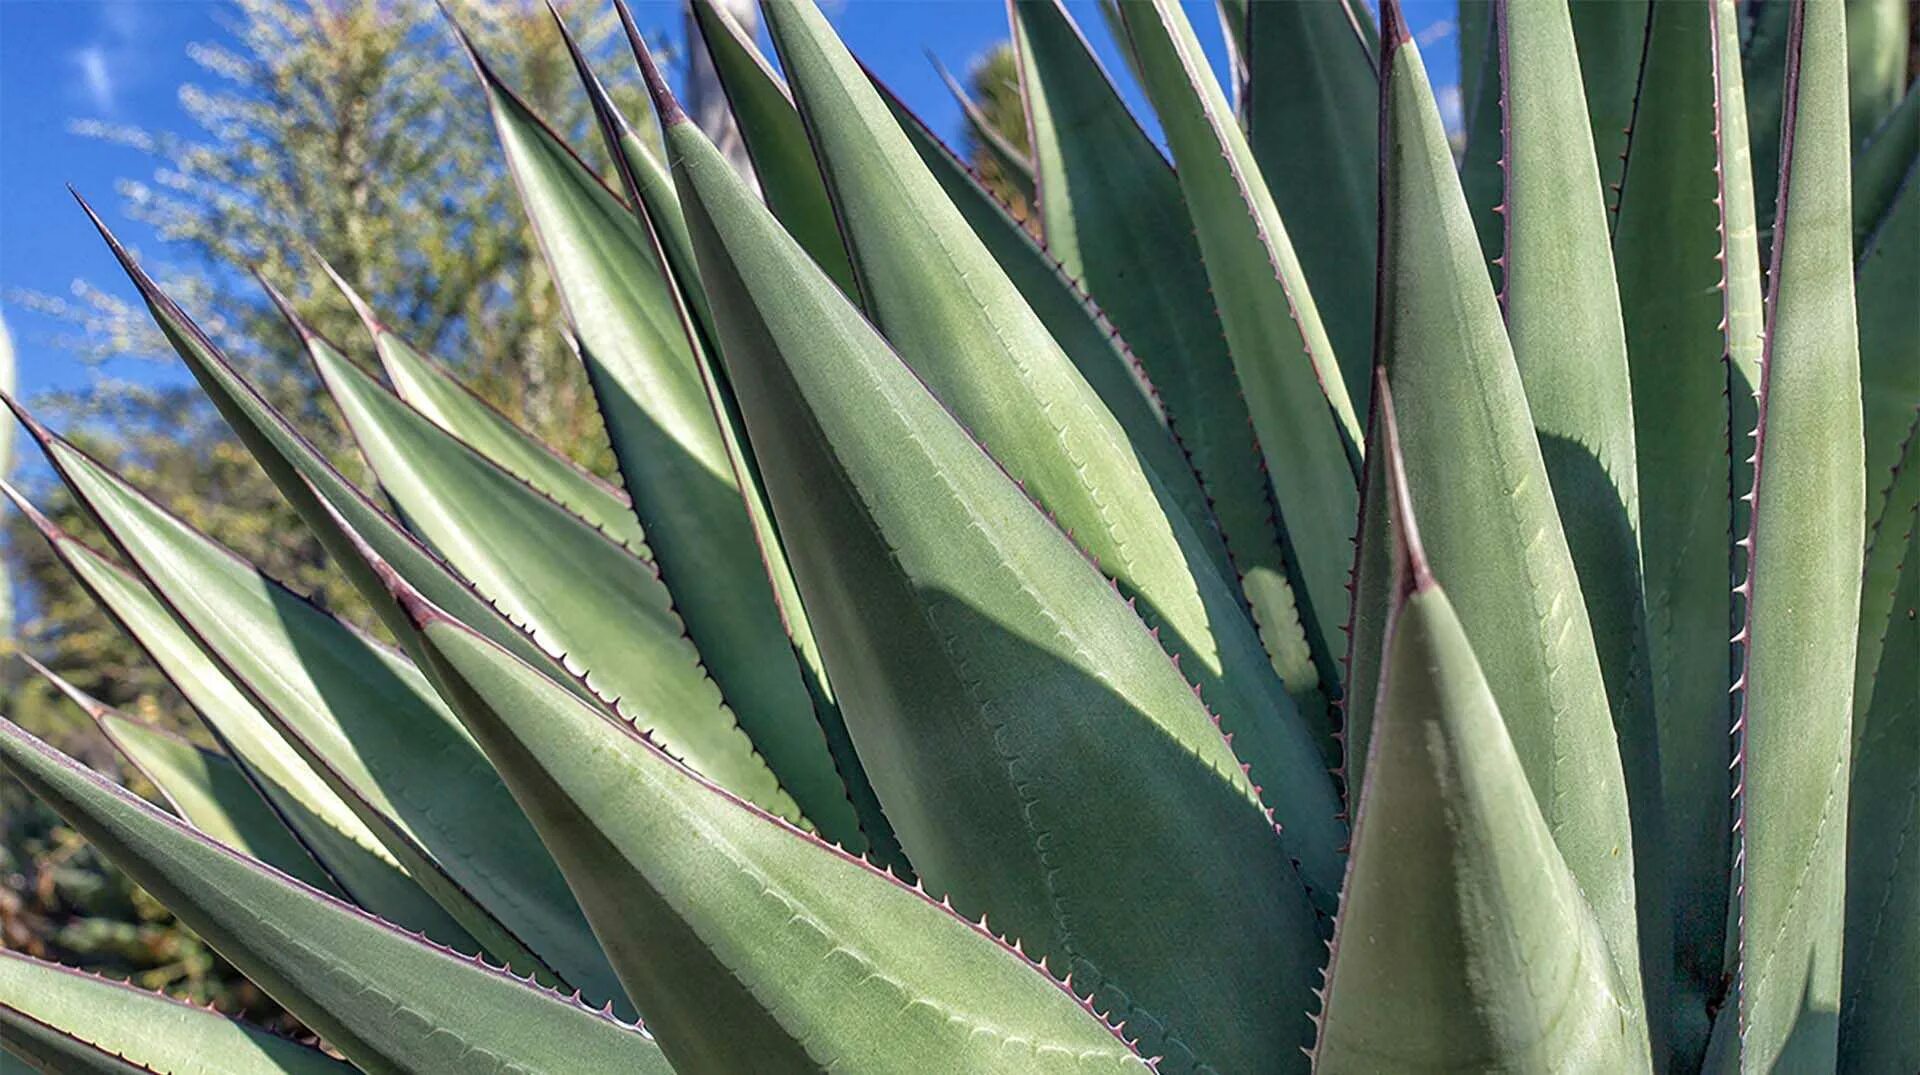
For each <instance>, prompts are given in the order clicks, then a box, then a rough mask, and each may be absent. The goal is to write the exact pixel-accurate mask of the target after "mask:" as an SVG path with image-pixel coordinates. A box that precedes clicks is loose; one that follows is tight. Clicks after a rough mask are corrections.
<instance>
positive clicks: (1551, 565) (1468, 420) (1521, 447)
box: [1348, 4, 1642, 1020]
mask: <svg viewBox="0 0 1920 1075" xmlns="http://www.w3.org/2000/svg"><path fill="white" fill-rule="evenodd" d="M1386 11H1387V16H1386V18H1385V20H1384V23H1383V31H1382V35H1381V37H1382V40H1383V41H1384V42H1385V45H1384V49H1383V52H1382V58H1381V65H1382V79H1383V85H1384V86H1385V89H1384V90H1383V92H1382V94H1381V100H1382V108H1383V113H1382V119H1381V176H1382V179H1381V181H1382V184H1383V189H1382V192H1381V199H1380V200H1381V206H1382V210H1383V218H1382V221H1381V247H1382V250H1383V252H1384V257H1383V258H1382V261H1381V288H1380V336H1379V347H1380V357H1381V361H1382V365H1383V366H1384V368H1385V370H1386V376H1387V378H1388V380H1389V382H1390V383H1391V385H1392V391H1393V398H1394V400H1395V401H1396V403H1397V404H1398V409H1399V415H1398V417H1399V429H1400V433H1401V436H1402V438H1403V440H1404V443H1405V446H1406V462H1407V469H1408V473H1409V480H1410V484H1411V485H1412V487H1413V488H1416V489H1421V488H1431V489H1445V490H1446V491H1447V495H1446V496H1436V497H1433V498H1431V499H1430V501H1429V502H1428V503H1427V505H1426V506H1425V508H1424V510H1423V511H1422V513H1421V519H1420V523H1421V532H1422V533H1423V534H1424V535H1425V538H1426V549H1427V552H1428V554H1429V556H1430V558H1431V561H1432V564H1433V570H1434V573H1435V574H1436V575H1437V576H1440V577H1444V578H1445V579H1447V589H1448V593H1449V596H1450V598H1451V600H1452V602H1453V605H1454V607H1455V608H1456V609H1457V610H1458V613H1459V617H1460V622H1461V624H1462V625H1463V626H1464V628H1465V631H1466V637H1467V640H1468V642H1469V643H1470V644H1471V645H1472V647H1473V651H1474V653H1476V654H1477V655H1478V656H1479V659H1480V663H1481V667H1482V669H1483V671H1484V674H1485V676H1486V680H1487V683H1488V685H1489V687H1490V688H1491V690H1492V693H1493V698H1494V701H1495V703H1496V704H1497V706H1498V707H1499V711H1500V713H1501V715H1502V716H1503V717H1504V718H1505V720H1506V723H1507V733H1508V736H1509V737H1510V738H1511V740H1512V742H1513V747H1514V750H1515V753H1516V754H1517V755H1518V757H1519V760H1520V764H1521V767H1522V769H1523V770H1524V771H1525V773H1526V775H1527V780H1528V782H1529V784H1530V785H1531V787H1532V789H1533V793H1534V797H1535V799H1536V800H1537V802H1538V806H1539V809H1540V812H1541V815H1542V816H1543V817H1544V818H1545V819H1546V823H1547V827H1548V831H1549V832H1551V833H1552V834H1553V838H1554V841H1555V843H1556V845H1557V846H1558V848H1559V851H1560V854H1561V856H1562V857H1563V858H1564V859H1565V860H1566V863H1567V866H1568V868H1569V869H1570V870H1571V871H1572V873H1573V876H1574V878H1575V879H1576V880H1577V881H1578V882H1579V885H1580V889H1581V891H1582V893H1583V894H1584V895H1585V897H1586V900H1587V902H1588V904H1589V905H1590V906H1591V907H1592V910H1593V914H1594V917H1595V920H1596V921H1597V922H1598V924H1599V927H1600V931H1601V935H1602V936H1603V937H1604V938H1605V939H1606V942H1607V943H1606V946H1607V949H1608V951H1609V954H1610V955H1611V957H1612V960H1613V968H1612V970H1613V973H1614V974H1615V975H1616V976H1617V980H1619V981H1621V982H1627V983H1632V982H1637V981H1639V958H1638V941H1637V939H1636V926H1635V914H1636V910H1635V903H1634V884H1633V855H1632V849H1633V841H1632V837H1631V835H1630V833H1629V828H1628V811H1627V796H1626V787H1625V781H1624V779H1623V776H1622V772H1621V763H1620V756H1619V752H1618V750H1617V748H1616V745H1615V739H1614V731H1613V722H1612V718H1611V715H1610V714H1609V712H1608V708H1607V694H1606V688H1605V685H1604V681H1603V679H1602V677H1601V672H1600V662H1599V660H1598V658H1597V657H1596V655H1595V650H1594V642H1593V632H1592V629H1591V627H1590V625H1589V621H1588V619H1587V614H1586V609H1585V608H1584V606H1583V603H1582V601H1581V599H1580V583H1579V580H1578V578H1577V577H1576V575H1575V572H1574V567H1573V561H1572V557H1571V556H1570V555H1569V553H1568V551H1567V543H1566V539H1565V537H1564V535H1563V532H1562V530H1561V527H1560V521H1559V518H1558V516H1557V514H1556V512H1555V509H1554V498H1553V494H1552V491H1551V490H1550V489H1549V488H1548V484H1547V471H1546V467H1545V464H1544V463H1543V461H1542V459H1541V453H1540V446H1539V442H1538V440H1537V438H1536V435H1535V433H1534V428H1533V418H1532V415H1531V413H1530V412H1529V411H1528V409H1527V401H1526V398H1525V394H1524V392H1523V389H1522V386H1521V380H1520V374H1519V371H1518V370H1517V369H1516V368H1515V366H1514V360H1513V352H1512V350H1511V348H1510V347H1509V345H1508V343H1507V335H1506V330H1505V327H1504V326H1503V325H1502V324H1501V321H1500V310H1499V306H1498V305H1497V303H1496V302H1495V300H1494V296H1493V290H1492V288H1491V287H1490V286H1489V284H1488V281H1487V276H1486V272H1485V271H1484V269H1483V268H1482V266H1481V262H1480V253H1479V249H1478V243H1477V242H1476V240H1475V238H1474V235H1473V224H1472V221H1471V219H1470V218H1469V216H1468V213H1467V207H1466V201H1465V199H1464V197H1463V195H1462V194H1461V188H1460V181H1459V179H1458V178H1457V176H1456V175H1455V172H1454V168H1453V159H1452V153H1451V150H1450V148H1449V146H1448V144H1447V139H1446V132H1445V130H1444V129H1443V128H1442V126H1441V123H1440V115H1439V112H1438V110H1437V109H1436V107H1435V105H1434V100H1433V94H1432V90H1431V88H1430V86H1429V84H1428V82H1427V75H1426V69H1425V67H1424V66H1423V65H1422V63H1421V60H1420V56H1419V51H1418V49H1417V48H1415V47H1414V45H1413V43H1412V41H1411V39H1410V38H1409V37H1408V34H1407V30H1406V27H1405V24H1404V22H1402V21H1401V17H1400V11H1399V7H1398V5H1397V4H1389V5H1387V8H1386ZM1375 473H1376V474H1377V473H1378V468H1377V467H1376V468H1375ZM1385 496H1386V489H1385V483H1384V482H1375V481H1373V480H1371V478H1370V480H1369V482H1368V485H1367V498H1368V501H1369V503H1368V505H1367V508H1366V513H1365V515H1364V516H1363V518H1364V528H1363V530H1362V534H1361V541H1362V543H1363V551H1362V556H1361V565H1362V572H1363V573H1362V577H1361V578H1360V579H1359V580H1358V586H1359V589H1360V592H1361V593H1362V594H1363V596H1364V595H1365V594H1367V593H1369V592H1374V593H1379V592H1384V587H1381V586H1380V585H1379V584H1378V582H1377V580H1376V581H1374V582H1369V580H1368V578H1367V576H1366V571H1367V569H1368V565H1369V564H1370V563H1371V564H1372V565H1373V567H1374V569H1375V570H1378V569H1379V567H1380V566H1382V565H1384V563H1385V562H1386V558H1385V557H1374V558H1372V559H1369V557H1368V556H1367V555H1366V552H1365V548H1366V546H1368V545H1373V546H1374V547H1378V543H1380V542H1384V541H1386V540H1387V537H1388V535H1387V532H1386V531H1387V526H1386V513H1385V512H1384V511H1383V510H1382V505H1383V503H1384V501H1383V499H1382V498H1384V497H1385ZM1359 612H1361V613H1369V614H1372V616H1373V618H1372V619H1371V620H1368V621H1364V622H1361V623H1356V628H1355V631H1354V636H1353V637H1354V656H1353V669H1352V672H1351V674H1350V676H1349V679H1348V682H1349V683H1350V684H1352V685H1353V690H1352V692H1351V697H1352V701H1351V702H1350V703H1349V708H1348V713H1349V722H1350V730H1349V735H1350V737H1351V738H1350V739H1349V749H1350V752H1355V753H1357V751H1358V750H1359V749H1361V748H1363V746H1364V745H1365V743H1366V741H1367V739H1368V738H1369V737H1370V734H1371V732H1370V729H1368V728H1367V727H1365V722H1366V715H1367V714H1371V713H1372V712H1374V709H1375V707H1377V706H1378V704H1379V703H1378V701H1377V700H1376V699H1375V698H1374V697H1373V694H1374V692H1373V691H1372V690H1369V689H1368V685H1369V684H1377V683H1378V682H1379V680H1380V675H1379V662H1380V653H1381V652H1383V650H1382V649H1373V648H1371V647H1373V646H1376V645H1380V646H1383V645H1384V642H1383V639H1384V635H1385V631H1384V624H1383V623H1382V622H1380V619H1381V618H1380V617H1379V616H1378V614H1377V613H1378V610H1377V609H1371V610H1370V609H1367V608H1365V607H1362V608H1361V609H1359ZM1362 628H1364V629H1362ZM1355 753H1350V754H1349V759H1350V766H1352V765H1353V762H1354V761H1355V760H1358V759H1356V758H1355ZM1359 767H1360V768H1363V769H1364V765H1361V766H1359ZM1352 778H1354V774H1350V779H1352ZM1358 779H1360V780H1363V781H1364V779H1365V777H1364V775H1359V776H1358ZM1361 786H1362V787H1365V784H1364V783H1362V784H1361ZM1622 1002H1623V1003H1624V1004H1626V1005H1627V1007H1628V1009H1629V1014H1630V1015H1631V1017H1632V1018H1633V1019H1635V1020H1639V1019H1641V1018H1642V1015H1641V1010H1640V997H1639V990H1635V989H1627V990H1625V991H1624V993H1623V995H1622Z"/></svg>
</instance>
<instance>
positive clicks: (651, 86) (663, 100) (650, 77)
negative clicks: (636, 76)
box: [613, 0, 687, 127]
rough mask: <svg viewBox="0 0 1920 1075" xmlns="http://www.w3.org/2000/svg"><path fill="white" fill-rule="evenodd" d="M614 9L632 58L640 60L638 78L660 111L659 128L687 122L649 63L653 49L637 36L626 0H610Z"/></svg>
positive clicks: (671, 94)
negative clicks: (617, 13)
mask: <svg viewBox="0 0 1920 1075" xmlns="http://www.w3.org/2000/svg"><path fill="white" fill-rule="evenodd" d="M613 6H614V10H616V11H618V12H620V25H621V27H622V28H623V29H625V30H626V32H627V44H628V45H629V46H631V47H632V48H633V58H634V59H635V60H637V61H639V63H640V77H641V78H643V79H645V80H646V83H647V93H648V94H649V95H650V96H652V98H653V109H654V111H655V112H658V113H659V114H660V125H661V126H662V127H673V126H677V125H679V124H682V123H686V122H687V113H686V110H685V109H683V108H681V107H680V102H679V100H678V99H677V98H675V97H674V95H673V90H672V89H670V88H668V86H667V80H666V77H665V76H664V75H662V74H661V73H660V65H659V64H656V63H654V62H653V50H652V49H649V48H648V47H647V43H646V41H645V39H643V38H642V37H641V36H640V27H639V26H637V25H635V24H634V21H633V12H632V10H630V9H629V8H628V7H627V4H626V0H613Z"/></svg>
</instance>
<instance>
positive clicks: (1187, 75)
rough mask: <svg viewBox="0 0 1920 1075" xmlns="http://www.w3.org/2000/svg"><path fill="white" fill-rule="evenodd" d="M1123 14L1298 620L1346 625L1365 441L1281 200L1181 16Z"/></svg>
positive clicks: (1128, 10) (1164, 9) (1157, 5)
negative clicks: (1241, 406)
mask: <svg viewBox="0 0 1920 1075" xmlns="http://www.w3.org/2000/svg"><path fill="white" fill-rule="evenodd" d="M1121 15H1122V16H1123V17H1124V18H1125V21H1126V25H1127V29H1128V34H1129V36H1130V38H1131V40H1132V43H1133V48H1134V51H1135V54H1136V55H1137V56H1138V58H1139V61H1140V68H1141V72H1142V75H1143V82H1144V84H1145V87H1146V90H1147V95H1148V97H1149V98H1150V99H1151V100H1152V101H1153V104H1154V110H1155V111H1156V112H1157V113H1158V114H1159V116H1160V122H1161V125H1162V127H1163V128H1164V129H1165V130H1166V133H1167V138H1168V142H1169V144H1170V145H1171V147H1172V149H1173V158H1174V163H1175V164H1176V165H1177V166H1178V168H1179V176H1180V182H1181V187H1182V189H1183V190H1184V191H1185V192H1186V198H1187V204H1188V206H1189V207H1190V208H1191V210H1192V214H1193V224H1194V228H1195V234H1196V236H1197V237H1198V239H1199V242H1200V251H1201V254H1202V256H1203V257H1204V259H1205V262H1206V268H1207V281H1208V284H1209V286H1210V287H1211V288H1212V290H1213V296H1214V301H1215V303H1216V304H1217V305H1218V308H1219V311H1220V320H1221V323H1222V325H1223V326H1224V328H1225V329H1226V334H1227V345H1228V347H1229V349H1230V351H1231V354H1232V356H1233V366H1234V370H1235V372H1236V373H1237V375H1238V379H1239V385H1240V390H1241V392H1242V394H1243V395H1244V396H1245V397H1246V401H1247V407H1248V410H1249V412H1250V413H1251V414H1252V417H1253V429H1254V434H1255V436H1257V437H1258V438H1259V443H1260V449H1261V452H1262V456H1263V458H1264V459H1265V462H1266V469H1267V479H1268V481H1269V482H1270V483H1271V485H1272V489H1273V493H1274V499H1275V504H1276V506H1277V508H1278V514H1279V518H1280V527H1281V532H1282V533H1283V534H1284V535H1285V541H1286V548H1287V549H1289V550H1290V552H1291V565H1290V566H1291V572H1290V579H1291V581H1292V582H1293V584H1294V587H1293V588H1294V595H1295V597H1296V598H1298V599H1299V604H1300V615H1301V619H1302V621H1303V622H1305V623H1310V624H1317V625H1328V624H1333V623H1337V622H1339V618H1340V613H1341V612H1342V611H1343V610H1344V609H1345V608H1346V605H1347V600H1346V592H1345V589H1344V586H1345V582H1346V572H1347V568H1348V566H1349V563H1350V546H1349V544H1348V542H1349V541H1350V540H1351V538H1352V537H1353V533H1352V529H1351V524H1352V519H1353V515H1354V511H1355V510H1356V507H1357V505H1358V503H1359V495H1358V492H1357V488H1356V481H1355V477H1356V468H1357V464H1358V459H1359V446H1358V442H1359V438H1360V429H1359V425H1358V422H1357V419H1356V418H1355V416H1354V411H1353V405H1352V403H1351V402H1350V399H1349V396H1348V393H1347V390H1346V386H1345V382H1344V381H1343V380H1342V375H1341V372H1340V365H1339V362H1338V360H1336V359H1335V357H1334V355H1333V349H1332V345H1331V344H1330V343H1329V341H1328V338H1327V333H1326V330H1325V329H1324V327H1323V326H1322V325H1321V321H1320V315H1319V313H1318V311H1317V310H1316V309H1315V307H1314V305H1313V299H1312V296H1311V295H1310V294H1309V292H1308V290H1307V286H1306V280H1305V279H1304V277H1303V275H1302V273H1301V267H1300V263H1299V260H1298V259H1297V258H1296V257H1295V256H1294V252H1293V247H1292V244H1291V243H1290V241H1289V240H1288V239H1287V232H1286V229H1285V227H1284V226H1283V225H1282V224H1281V222H1280V216H1279V213H1278V211H1277V210H1276V209H1275V208H1274V204H1273V199H1272V197H1271V196H1270V195H1269V194H1268V193H1267V190H1266V186H1265V184H1264V182H1263V181H1262V180H1261V178H1260V172H1259V168H1258V166H1257V165H1256V164H1255V163H1254V161H1253V157H1252V153H1251V151H1250V150H1248V149H1247V145H1246V140H1245V138H1244V137H1243V136H1242V135H1241V133H1240V129H1239V127H1238V126H1236V125H1235V124H1234V122H1233V119H1232V116H1231V114H1230V113H1229V111H1228V109H1227V106H1226V99H1225V98H1224V97H1223V96H1222V95H1221V93H1220V88H1219V86H1218V85H1216V84H1215V83H1214V82H1213V77H1212V75H1211V74H1210V73H1209V72H1208V71H1207V69H1206V67H1205V62H1204V60H1203V59H1201V53H1200V47H1199V44H1198V42H1197V41H1196V40H1195V39H1194V36H1193V29H1192V27H1191V26H1189V25H1188V24H1187V21H1186V17H1185V15H1184V14H1182V12H1181V10H1180V7H1179V5H1178V4H1176V3H1172V2H1169V0H1155V2H1154V3H1151V4H1145V3H1142V4H1123V5H1121ZM1325 629H1326V628H1325V627H1324V626H1323V627H1321V630H1325Z"/></svg>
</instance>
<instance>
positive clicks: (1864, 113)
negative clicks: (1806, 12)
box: [1847, 0, 1913, 145]
mask: <svg viewBox="0 0 1920 1075" xmlns="http://www.w3.org/2000/svg"><path fill="white" fill-rule="evenodd" d="M1912 20H1913V12H1912V10H1911V9H1910V5H1909V3H1908V0H1847V104H1848V108H1849V110H1850V115H1851V118H1852V130H1853V142H1854V144H1855V145H1859V144H1860V143H1862V142H1864V141H1866V139H1867V136H1868V135H1870V134H1872V133H1873V131H1874V129H1875V128H1877V127H1879V126H1880V123H1881V121H1883V120H1885V119H1886V118H1887V116H1888V115H1889V114H1891V113H1892V112H1893V110H1894V109H1895V108H1896V107H1897V106H1898V105H1899V103H1900V95H1901V91H1903V90H1905V89H1906V88H1907V77H1908V53H1907V50H1908V49H1909V48H1911V47H1912V42H1911V38H1910V36H1909V34H1910V32H1911V27H1910V25H1909V24H1910V23H1911V22H1912Z"/></svg>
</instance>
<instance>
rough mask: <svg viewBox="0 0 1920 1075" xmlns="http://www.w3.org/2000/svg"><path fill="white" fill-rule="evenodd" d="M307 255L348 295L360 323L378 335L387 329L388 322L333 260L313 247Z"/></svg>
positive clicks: (309, 248)
mask: <svg viewBox="0 0 1920 1075" xmlns="http://www.w3.org/2000/svg"><path fill="white" fill-rule="evenodd" d="M307 256H308V257H311V258H312V259H313V260H314V263H315V264H317V265H319V266H320V271H321V272H323V273H326V274H327V279H329V280H331V281H333V286H334V287H335V288H336V289H337V290H338V291H339V292H340V294H342V295H344V296H345V297H346V300H347V305H349V306H351V307H353V312H354V314H355V315H356V316H357V317H359V318H360V323H361V324H363V325H365V326H366V327H367V331H368V332H369V333H371V334H373V335H375V336H378V335H380V334H381V333H383V332H386V331H387V326H386V323H385V322H383V321H381V320H380V316H379V315H378V314H376V313H374V312H373V307H372V306H371V305H369V304H368V302H367V300H366V299H365V298H363V297H361V295H360V292H359V291H357V290H356V289H355V288H354V286H353V285H352V284H349V283H347V278H346V277H345V276H342V275H341V274H340V270H338V269H336V268H334V267H333V263H332V262H330V261H328V260H327V259H326V258H324V257H321V256H320V251H318V250H315V249H313V248H312V247H308V248H307Z"/></svg>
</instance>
